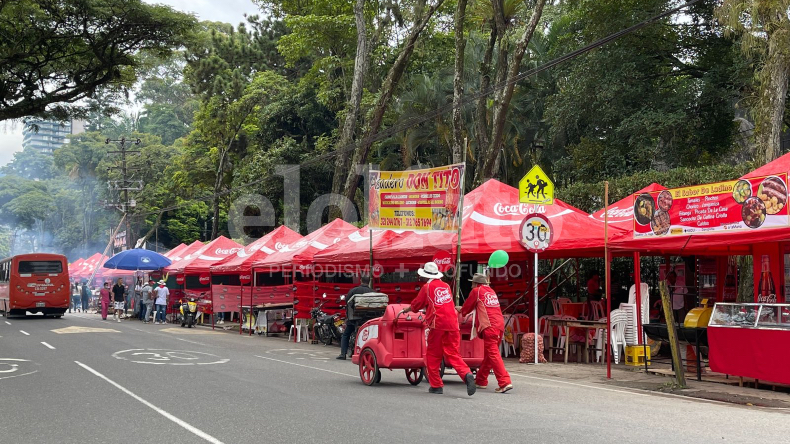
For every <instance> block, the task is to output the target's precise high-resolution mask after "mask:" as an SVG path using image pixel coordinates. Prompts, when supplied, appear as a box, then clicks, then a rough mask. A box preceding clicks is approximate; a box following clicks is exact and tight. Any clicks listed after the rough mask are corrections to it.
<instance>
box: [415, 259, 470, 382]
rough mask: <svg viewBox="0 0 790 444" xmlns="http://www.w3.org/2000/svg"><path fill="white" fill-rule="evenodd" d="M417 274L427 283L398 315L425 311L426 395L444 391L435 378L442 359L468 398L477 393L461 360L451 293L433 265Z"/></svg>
mask: <svg viewBox="0 0 790 444" xmlns="http://www.w3.org/2000/svg"><path fill="white" fill-rule="evenodd" d="M417 274H418V275H420V277H422V278H423V279H426V280H427V281H428V282H427V283H426V284H425V285H423V286H422V289H420V293H419V294H418V295H417V297H416V298H415V299H414V301H412V303H411V307H407V308H404V309H403V310H402V311H401V313H406V312H409V311H412V312H417V311H418V310H421V309H423V308H425V309H426V310H425V315H426V316H425V323H426V325H427V326H428V347H427V350H426V352H425V366H426V367H427V368H428V382H429V383H430V384H431V388H430V389H428V393H436V394H442V393H443V391H444V390H443V387H444V383H443V382H442V378H441V376H439V370H440V367H441V363H442V358H444V362H445V364H446V365H448V366H451V367H452V368H454V369H455V371H456V372H458V376H460V377H461V380H462V381H464V382H465V383H466V394H467V395H469V396H472V395H474V394H475V390H477V388H476V387H475V377H474V375H473V374H472V372H471V371H470V370H469V367H468V366H467V365H466V364H465V363H464V360H463V359H461V353H460V351H459V348H460V346H461V330H460V327H459V326H458V313H457V312H456V311H455V304H453V292H452V290H451V289H450V286H449V285H447V284H446V283H444V282H442V281H441V278H442V276H444V275H443V274H442V273H441V272H440V271H439V267H438V266H437V265H436V264H435V263H433V262H428V263H426V264H425V267H423V268H420V269H419V270H418V271H417Z"/></svg>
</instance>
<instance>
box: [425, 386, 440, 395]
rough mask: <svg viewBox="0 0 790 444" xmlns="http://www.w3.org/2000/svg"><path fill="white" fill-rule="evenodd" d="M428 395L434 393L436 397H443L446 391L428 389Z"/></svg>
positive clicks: (435, 388)
mask: <svg viewBox="0 0 790 444" xmlns="http://www.w3.org/2000/svg"><path fill="white" fill-rule="evenodd" d="M428 393H434V394H436V395H443V394H444V389H443V388H441V387H431V388H429V389H428Z"/></svg>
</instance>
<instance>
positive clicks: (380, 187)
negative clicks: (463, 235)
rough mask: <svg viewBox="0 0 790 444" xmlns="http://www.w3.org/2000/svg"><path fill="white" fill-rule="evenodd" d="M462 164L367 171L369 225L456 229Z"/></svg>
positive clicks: (409, 228) (421, 228)
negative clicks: (420, 168)
mask: <svg viewBox="0 0 790 444" xmlns="http://www.w3.org/2000/svg"><path fill="white" fill-rule="evenodd" d="M463 175H464V164H462V163H461V164H454V165H447V166H442V167H437V168H430V169H424V170H409V171H374V170H371V171H370V177H369V179H370V182H369V187H370V188H369V190H368V199H369V202H368V211H369V216H370V217H369V224H368V225H369V226H370V227H371V228H380V229H391V230H414V231H422V230H440V231H456V230H458V223H459V221H460V217H459V211H460V209H459V205H458V204H459V201H460V198H461V189H462V180H463Z"/></svg>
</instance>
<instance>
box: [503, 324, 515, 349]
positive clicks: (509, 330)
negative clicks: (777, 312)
mask: <svg viewBox="0 0 790 444" xmlns="http://www.w3.org/2000/svg"><path fill="white" fill-rule="evenodd" d="M512 324H513V322H509V323H508V325H506V326H505V334H503V335H502V344H501V345H502V347H501V349H502V350H503V356H504V357H506V358H507V357H508V356H509V355H508V354H509V353H510V350H513V356H516V341H515V333H514V332H513V326H512ZM508 338H509V339H510V340H509V341H508Z"/></svg>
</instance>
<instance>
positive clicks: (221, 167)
mask: <svg viewBox="0 0 790 444" xmlns="http://www.w3.org/2000/svg"><path fill="white" fill-rule="evenodd" d="M235 138H236V135H235V134H234V135H233V137H231V138H230V142H228V145H227V148H225V149H223V150H221V151H220V153H219V162H218V165H217V177H216V178H215V179H214V220H213V221H212V223H211V238H210V239H209V240H214V239H216V238H217V237H218V236H219V197H220V192H221V191H222V180H223V179H224V178H225V159H227V157H228V151H230V146H231V144H233V139H235Z"/></svg>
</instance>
